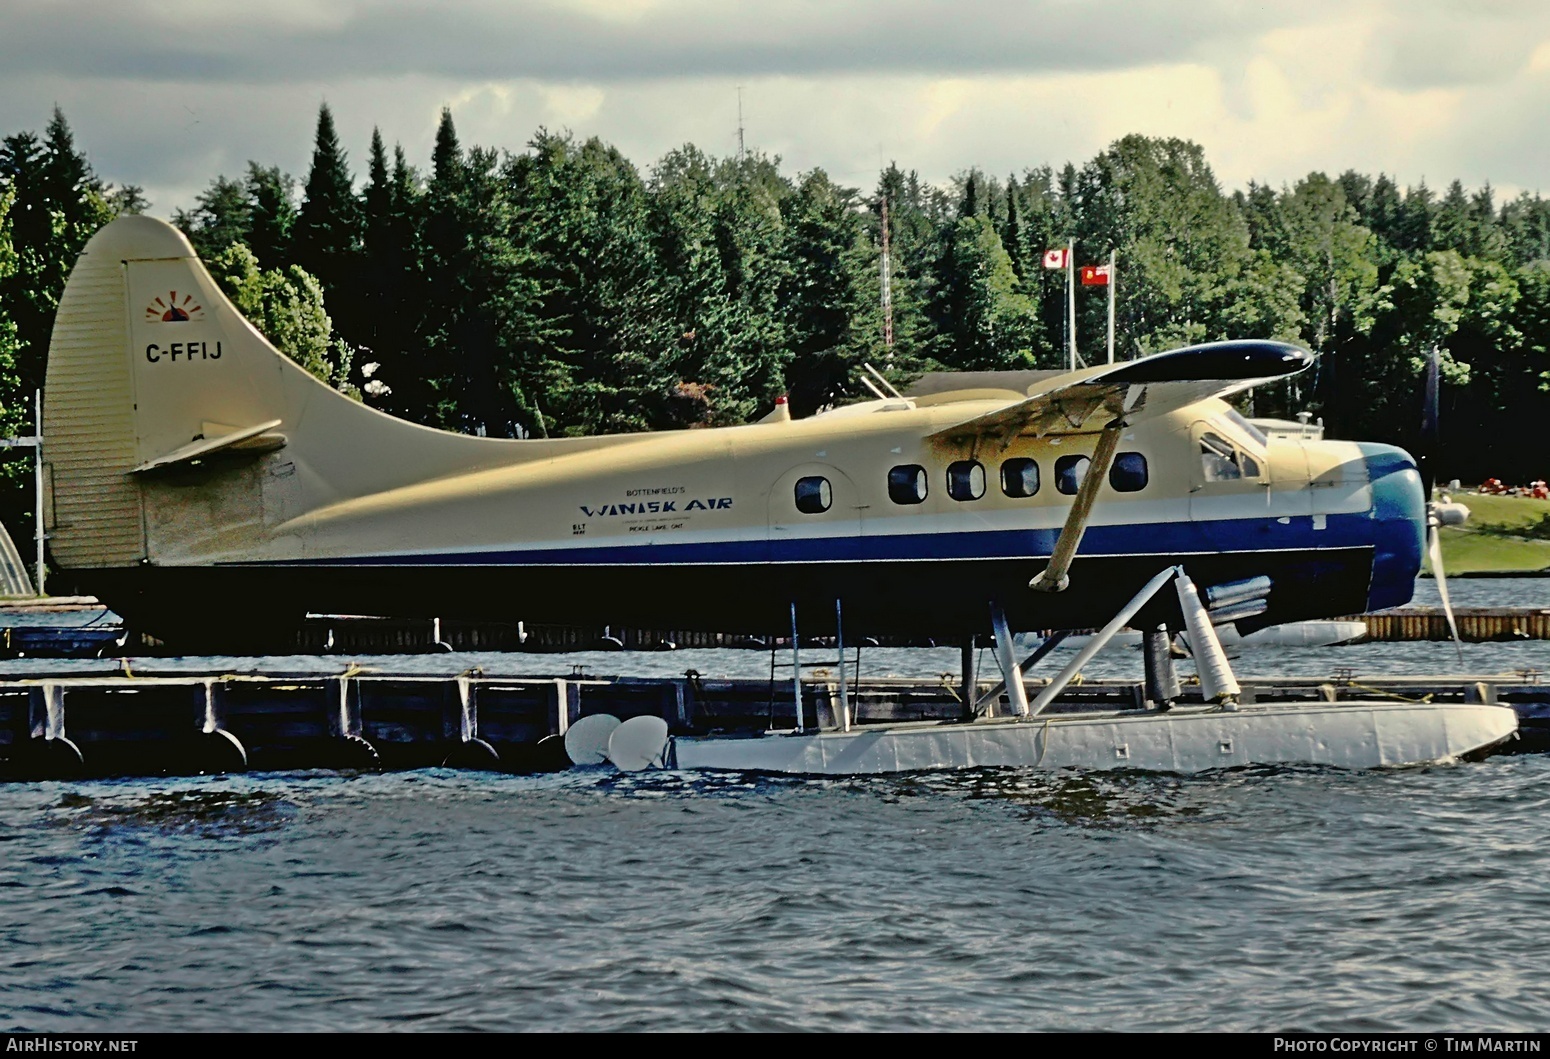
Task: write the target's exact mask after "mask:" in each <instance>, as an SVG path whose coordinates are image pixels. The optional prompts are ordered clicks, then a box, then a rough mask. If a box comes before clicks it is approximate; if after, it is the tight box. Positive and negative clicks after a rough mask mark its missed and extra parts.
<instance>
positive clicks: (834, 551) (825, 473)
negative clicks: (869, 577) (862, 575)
mask: <svg viewBox="0 0 1550 1059" xmlns="http://www.w3.org/2000/svg"><path fill="white" fill-rule="evenodd" d="M769 504H770V506H769V534H770V553H771V558H772V559H773V560H775V561H776V562H833V561H835V560H843V559H857V558H860V555H861V507H860V499H859V494H858V493H857V491H856V484H855V482H853V481H851V479H850V477H849V476H848V475H847V474H846V473H845V472H844V471H842V470H840V469H839V468H838V467H835V466H834V465H833V464H828V463H818V462H813V463H804V464H800V465H798V466H796V467H793V468H791V470H789V471H787V472H786V473H785V474H783V475H781V476H780V478H779V479H777V480H776V482H775V485H774V487H773V488H772V489H771V490H770V502H769Z"/></svg>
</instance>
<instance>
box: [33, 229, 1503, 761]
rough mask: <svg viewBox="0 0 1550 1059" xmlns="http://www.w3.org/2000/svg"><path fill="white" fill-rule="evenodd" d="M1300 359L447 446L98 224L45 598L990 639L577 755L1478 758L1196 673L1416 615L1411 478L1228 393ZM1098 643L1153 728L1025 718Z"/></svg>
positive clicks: (212, 622)
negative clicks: (1274, 427) (702, 724)
mask: <svg viewBox="0 0 1550 1059" xmlns="http://www.w3.org/2000/svg"><path fill="white" fill-rule="evenodd" d="M1312 360H1313V357H1312V354H1310V353H1308V352H1307V351H1306V350H1303V349H1300V348H1298V347H1296V346H1293V345H1288V344H1285V343H1280V342H1269V341H1233V342H1219V343H1213V344H1209V345H1202V346H1195V347H1190V348H1186V349H1178V350H1174V351H1171V352H1166V353H1160V354H1156V355H1153V356H1148V357H1143V358H1141V359H1138V360H1134V361H1128V362H1124V363H1120V364H1110V365H1103V366H1098V367H1093V368H1084V369H1080V370H1076V371H1061V372H990V373H973V374H939V375H933V376H928V377H926V378H925V379H924V380H922V381H921V382H920V383H918V384H917V385H916V386H915V387H914V388H913V389H912V390H911V391H910V392H909V393H908V394H904V393H900V392H898V391H897V390H895V389H894V388H893V387H892V386H891V385H889V384H888V382H887V380H886V379H884V378H882V377H881V376H875V378H872V379H869V380H868V385H870V386H871V387H872V389H873V390H874V393H875V398H876V399H875V400H870V401H866V402H863V403H860V404H854V405H848V406H844V407H840V408H835V409H833V410H831V411H827V412H825V413H823V414H820V415H816V416H812V417H810V418H807V419H802V420H793V419H792V418H791V417H790V416H789V415H788V414H786V411H785V408H784V406H777V407H776V409H775V410H774V412H772V413H771V414H770V415H768V416H766V417H765V418H764V419H763V420H761V421H759V422H757V423H752V424H748V425H744V426H735V427H726V428H718V429H707V430H694V431H671V432H657V433H640V434H629V435H618V436H605V437H581V438H559V439H545V440H534V439H521V440H505V439H492V438H479V437H468V436H463V435H459V434H454V433H448V432H444V431H439V430H434V429H430V428H427V427H423V426H419V425H416V424H413V423H409V422H405V421H402V420H398V419H395V418H393V417H391V416H388V415H385V414H383V413H381V412H378V411H376V410H374V409H372V408H369V407H366V406H365V405H363V404H361V403H359V402H356V401H353V400H351V399H349V398H347V397H345V396H343V395H341V394H339V393H337V392H335V391H333V390H331V389H329V388H328V387H327V386H325V385H323V384H322V383H320V382H318V381H317V380H316V379H314V378H313V377H312V376H311V375H309V374H307V373H306V372H305V371H303V370H302V369H301V368H300V367H298V366H297V365H296V364H295V363H293V362H292V361H291V360H290V359H288V358H287V357H285V356H283V355H281V354H280V353H278V352H277V351H276V350H275V349H274V348H273V346H271V344H270V343H269V342H268V341H267V340H266V339H265V338H264V337H263V335H261V334H260V333H259V332H258V331H257V330H256V329H254V327H253V326H252V325H251V324H250V323H249V322H248V321H247V320H245V319H244V318H243V317H242V315H241V314H240V313H239V312H238V310H237V309H236V308H235V307H234V306H233V305H232V304H231V302H230V301H229V300H228V299H227V298H226V297H225V296H224V295H223V294H222V293H221V291H220V289H219V288H218V287H217V285H216V284H215V282H214V281H213V280H212V279H211V277H210V275H209V273H208V272H207V271H206V270H205V268H204V266H203V265H202V264H201V263H200V261H199V260H198V258H197V255H196V254H195V252H194V250H193V249H192V247H191V246H190V244H189V242H188V240H187V239H186V238H185V237H184V236H183V234H182V233H180V232H179V231H178V230H177V229H175V228H173V227H172V226H170V225H168V224H166V223H164V222H162V221H159V220H155V219H152V218H147V217H125V218H120V219H119V220H116V221H114V222H112V223H111V224H109V225H107V226H106V227H105V228H103V229H102V230H101V231H100V232H98V233H97V235H96V236H94V237H93V238H92V240H91V241H90V242H89V243H88V245H87V246H86V248H85V250H84V251H83V253H82V255H81V257H80V260H79V261H78V263H77V264H76V266H75V269H74V271H73V272H72V274H71V277H70V279H69V282H68V284H67V286H66V289H65V292H64V295H63V298H62V300H61V302H60V306H59V311H58V315H57V319H56V323H55V328H54V334H53V340H52V345H51V348H50V355H49V362H48V369H47V380H46V386H45V402H44V410H43V429H42V453H43V461H44V472H45V473H44V477H45V485H46V489H47V496H46V503H45V518H46V522H47V531H48V540H49V547H50V550H51V552H52V556H53V559H54V561H55V563H56V564H57V566H58V567H59V568H60V569H61V571H62V574H61V576H62V577H65V578H67V579H69V580H72V581H73V582H74V587H75V588H76V589H77V590H78V591H82V592H89V593H91V594H94V595H96V596H98V597H99V598H100V599H102V600H103V601H104V602H105V603H106V604H107V605H109V606H110V607H112V608H113V609H114V610H115V611H117V612H118V613H119V614H121V615H122V616H123V617H124V618H125V619H126V621H127V622H129V623H131V624H133V625H135V626H138V627H139V628H142V629H144V630H147V631H149V632H151V633H153V634H154V635H156V636H158V637H160V638H161V639H163V640H165V641H166V642H168V643H170V644H174V645H180V646H182V647H184V648H187V649H191V650H211V649H217V650H219V649H221V648H226V647H229V645H228V644H227V643H225V642H223V640H222V638H223V637H229V636H231V635H232V634H236V635H238V636H240V637H241V638H243V639H245V640H248V641H249V643H250V644H251V643H262V642H265V640H264V638H265V636H266V635H267V634H272V633H273V632H275V631H276V630H281V631H284V630H289V629H293V628H294V627H295V625H296V624H297V623H298V622H299V621H300V620H301V619H302V618H303V617H304V616H305V615H306V614H308V613H355V614H376V615H399V616H420V617H443V618H446V617H462V618H505V619H508V620H510V619H513V618H517V617H526V618H527V619H528V620H545V621H554V622H574V623H596V624H602V623H604V622H609V621H611V622H616V623H632V624H641V625H650V626H654V627H659V628H661V627H668V628H690V629H708V630H735V629H764V630H768V631H769V632H772V633H775V632H778V633H780V634H781V635H784V634H785V631H786V630H789V631H790V633H791V635H792V642H793V644H797V643H799V642H800V637H799V636H798V631H799V625H800V626H801V631H802V634H804V635H825V636H835V637H837V638H839V639H841V641H843V638H844V637H845V636H846V635H847V634H848V635H850V636H851V637H852V640H853V642H854V640H855V639H856V638H857V637H859V636H861V635H876V634H880V633H891V634H897V633H906V634H914V635H924V636H935V637H942V638H958V639H959V641H960V642H963V643H966V644H971V645H972V643H973V638H974V637H975V636H983V635H985V634H990V635H992V636H993V637H994V645H995V649H996V650H995V654H996V657H997V661H998V663H999V665H1000V668H1001V671H1002V675H1003V677H1004V678H1005V679H1004V681H1003V685H1002V687H1001V688H998V689H996V691H994V692H993V693H992V694H991V695H988V696H985V695H978V694H977V689H978V684H977V682H975V681H973V680H972V679H969V680H966V682H965V689H966V691H967V692H968V693H969V695H970V696H971V697H970V698H968V699H967V703H968V704H969V705H970V706H972V707H974V708H972V709H969V710H967V711H966V712H967V713H968V714H969V715H970V716H969V717H968V718H966V719H965V720H964V721H963V722H961V723H954V724H946V725H943V724H935V725H886V726H879V725H859V724H855V723H853V718H852V716H851V712H850V710H849V708H848V706H845V705H844V704H842V707H843V708H842V709H841V710H840V711H839V717H838V720H837V723H836V724H835V725H833V726H832V728H830V729H824V730H821V729H817V728H815V727H814V726H813V725H812V724H810V723H809V720H810V719H809V718H807V717H805V716H804V710H803V703H802V697H801V695H800V680H799V677H795V676H794V679H796V680H797V681H798V684H797V692H798V693H797V695H796V724H795V728H794V729H793V730H791V731H786V732H779V733H766V734H763V735H759V736H748V737H740V738H718V737H715V736H688V735H675V734H673V733H670V732H669V731H668V730H667V727H666V725H665V723H663V722H661V721H659V720H656V719H653V718H636V719H632V720H630V721H628V722H625V723H624V724H610V723H609V722H610V720H611V719H609V718H595V719H594V718H583V719H582V721H581V722H578V723H577V725H575V726H573V727H572V729H571V730H570V732H568V733H567V745H568V746H569V747H570V748H571V750H572V754H573V757H574V758H576V759H577V760H580V761H587V760H593V759H599V758H603V757H606V758H608V759H609V760H612V761H613V762H614V763H615V764H617V765H619V766H620V767H645V766H647V765H652V764H655V765H666V766H670V767H671V766H676V767H725V768H754V769H773V770H783V771H797V772H820V773H822V772H869V771H885V770H894V769H904V768H927V767H943V766H954V765H992V764H1010V765H1044V766H1064V765H1082V766H1090V767H1113V766H1123V767H1132V768H1157V769H1170V770H1181V771H1190V770H1195V769H1199V768H1215V767H1222V766H1231V765H1243V764H1249V763H1256V762H1281V761H1296V762H1314V763H1318V762H1326V763H1333V764H1340V765H1352V766H1369V765H1380V764H1399V763H1408V762H1415V761H1431V760H1438V759H1444V758H1449V757H1453V756H1456V755H1459V754H1463V753H1467V752H1470V751H1474V750H1478V749H1480V748H1482V747H1486V746H1489V745H1492V744H1494V743H1496V742H1499V741H1501V740H1503V739H1505V738H1507V737H1508V736H1509V735H1510V734H1511V733H1512V731H1513V730H1514V728H1515V721H1514V716H1513V714H1512V712H1511V711H1510V710H1507V709H1503V708H1499V707H1494V706H1480V705H1463V704H1457V705H1432V704H1403V703H1378V702H1368V703H1340V704H1326V705H1321V706H1318V707H1293V708H1285V707H1270V706H1263V707H1262V706H1257V705H1253V704H1250V703H1246V702H1242V701H1241V697H1240V695H1239V691H1238V686H1237V684H1236V682H1235V681H1234V679H1233V677H1232V674H1231V672H1230V670H1229V669H1228V668H1227V663H1226V659H1225V657H1224V656H1222V654H1221V651H1220V647H1219V645H1218V646H1216V647H1215V648H1214V649H1213V647H1212V645H1214V644H1216V643H1217V641H1216V637H1215V636H1214V635H1213V632H1212V630H1213V626H1214V625H1215V624H1220V623H1223V622H1227V621H1233V622H1236V623H1238V628H1240V629H1252V628H1257V627H1262V626H1268V625H1275V624H1279V623H1283V622H1290V621H1297V620H1301V619H1308V618H1317V617H1328V616H1332V615H1338V614H1344V613H1354V612H1358V611H1364V610H1369V609H1377V608H1382V607H1388V606H1394V605H1397V604H1400V603H1404V602H1406V601H1407V600H1409V598H1410V596H1411V592H1412V588H1413V583H1414V579H1415V576H1416V573H1417V571H1418V569H1419V566H1420V561H1421V554H1422V550H1423V547H1424V540H1425V536H1426V527H1427V524H1428V518H1429V513H1428V504H1427V496H1426V490H1425V489H1424V488H1423V483H1422V480H1421V476H1420V474H1419V473H1418V469H1417V466H1416V462H1415V461H1414V460H1413V459H1412V458H1411V457H1410V456H1409V455H1408V454H1407V453H1405V452H1404V451H1402V450H1400V449H1397V448H1393V447H1390V446H1386V445H1377V444H1365V443H1355V442H1341V441H1323V440H1319V441H1311V440H1303V439H1291V438H1276V439H1269V438H1267V437H1266V436H1265V435H1264V434H1263V433H1261V432H1260V431H1259V430H1257V429H1256V428H1255V427H1254V426H1253V424H1252V423H1250V422H1249V421H1247V420H1245V419H1244V418H1243V417H1242V416H1241V415H1239V414H1238V413H1237V412H1236V411H1234V410H1233V408H1232V407H1231V406H1230V405H1229V404H1228V403H1226V401H1225V400H1224V398H1225V397H1227V396H1229V395H1231V394H1233V393H1235V392H1238V391H1241V390H1243V389H1245V388H1248V387H1251V386H1254V385H1256V384H1259V383H1263V382H1267V381H1271V380H1275V379H1281V378H1285V377H1287V376H1288V375H1291V374H1293V373H1295V372H1299V371H1302V370H1303V369H1304V368H1306V367H1307V366H1308V365H1309V364H1310V363H1311V362H1312ZM1434 521H1435V519H1434ZM1169 584H1171V585H1173V588H1174V591H1173V592H1171V593H1169V592H1166V591H1163V590H1164V589H1165V588H1166V586H1168V585H1169ZM1127 624H1129V625H1133V626H1134V627H1135V628H1137V629H1141V630H1143V632H1144V633H1145V637H1146V644H1147V649H1146V650H1145V651H1144V652H1143V654H1144V655H1145V664H1146V676H1147V682H1146V683H1147V699H1148V702H1149V706H1148V708H1147V709H1142V710H1134V711H1125V712H1124V713H1123V714H1122V715H1120V714H1116V715H1111V716H1098V717H1095V716H1088V715H1067V714H1063V713H1051V712H1047V708H1048V707H1049V705H1050V704H1051V703H1052V702H1054V700H1055V699H1056V697H1057V696H1058V695H1059V693H1060V692H1061V690H1062V689H1063V688H1064V686H1065V682H1066V681H1067V680H1069V679H1070V677H1071V675H1073V674H1074V673H1075V672H1076V671H1077V669H1078V668H1079V667H1080V666H1081V665H1082V664H1083V663H1084V662H1085V661H1086V659H1087V658H1088V657H1090V651H1089V649H1088V648H1083V649H1082V650H1081V651H1078V652H1077V656H1076V657H1075V658H1073V659H1072V660H1071V661H1070V662H1069V663H1068V664H1067V665H1066V666H1065V668H1064V669H1063V670H1062V672H1061V674H1060V675H1058V676H1056V677H1055V678H1054V679H1053V680H1052V681H1050V682H1049V683H1048V684H1047V685H1045V686H1044V688H1043V689H1042V690H1041V691H1039V692H1038V694H1037V695H1036V696H1035V697H1034V698H1033V699H1032V700H1030V699H1029V697H1028V695H1027V687H1026V685H1025V681H1024V673H1025V670H1026V669H1027V668H1028V667H1029V666H1031V665H1032V664H1033V663H1035V662H1036V661H1037V660H1038V659H1039V658H1041V657H1043V656H1044V655H1045V654H1047V653H1048V649H1049V646H1050V644H1049V642H1048V641H1046V643H1045V644H1044V645H1041V647H1040V649H1039V650H1038V651H1036V652H1034V656H1033V657H1031V658H1029V659H1025V660H1023V661H1021V662H1019V661H1018V659H1017V658H1016V657H1015V655H1014V653H1013V634H1014V633H1015V632H1017V631H1026V630H1033V629H1078V628H1093V627H1098V626H1102V630H1101V631H1100V633H1099V635H1098V636H1097V637H1095V642H1097V641H1101V640H1102V639H1104V638H1105V637H1106V636H1108V635H1112V634H1113V632H1115V631H1117V630H1118V629H1119V628H1120V627H1121V626H1124V625H1127ZM1170 630H1172V631H1174V632H1177V631H1183V630H1187V631H1188V632H1189V634H1190V640H1191V642H1192V643H1193V644H1195V645H1196V654H1197V666H1198V669H1199V679H1200V682H1201V685H1202V691H1203V696H1202V697H1203V699H1204V705H1202V706H1199V707H1190V706H1186V705H1183V704H1177V705H1176V703H1177V702H1178V700H1179V698H1180V692H1179V682H1178V679H1177V677H1176V675H1175V674H1174V671H1173V668H1172V661H1171V658H1170V655H1169V651H1168V650H1167V643H1168V640H1169V637H1170ZM1051 639H1054V637H1051ZM1100 645H1101V644H1100ZM1089 647H1091V645H1089ZM1092 649H1093V650H1095V649H1096V648H1092ZM842 655H843V652H842ZM964 655H965V659H966V669H967V668H968V665H967V661H968V660H969V659H970V658H971V657H972V655H973V650H972V647H967V648H965V652H964ZM799 672H800V670H799V668H797V669H794V673H799ZM840 683H841V688H842V697H843V687H844V683H845V682H844V680H843V679H842V680H841V682H840ZM1003 699H1004V702H1003V701H1002V700H1003Z"/></svg>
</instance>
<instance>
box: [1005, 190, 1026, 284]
mask: <svg viewBox="0 0 1550 1059" xmlns="http://www.w3.org/2000/svg"><path fill="white" fill-rule="evenodd" d="M1017 199H1018V187H1017V177H1016V176H1014V175H1012V174H1010V173H1009V174H1007V178H1006V223H1005V225H1003V226H1002V228H1001V245H1002V246H1003V247H1005V248H1006V254H1007V257H1009V258H1011V260H1012V271H1013V272H1015V273H1016V274H1017V278H1018V280H1019V281H1025V280H1026V279H1027V268H1026V262H1027V256H1026V252H1025V248H1024V246H1023V230H1022V229H1023V226H1022V218H1021V216H1020V214H1021V212H1022V211H1021V208H1020V206H1019V204H1018V201H1017Z"/></svg>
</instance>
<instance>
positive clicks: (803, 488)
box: [796, 475, 834, 515]
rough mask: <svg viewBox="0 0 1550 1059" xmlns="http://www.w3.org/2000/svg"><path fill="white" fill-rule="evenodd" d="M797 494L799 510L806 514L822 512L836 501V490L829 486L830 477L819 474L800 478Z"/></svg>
mask: <svg viewBox="0 0 1550 1059" xmlns="http://www.w3.org/2000/svg"><path fill="white" fill-rule="evenodd" d="M796 494H797V510H798V511H800V512H802V514H804V515H818V514H822V513H823V512H825V511H827V510H829V505H830V504H832V503H834V491H833V490H832V489H830V488H829V479H827V478H824V477H821V476H818V475H815V476H813V477H811V478H798V479H797V486H796Z"/></svg>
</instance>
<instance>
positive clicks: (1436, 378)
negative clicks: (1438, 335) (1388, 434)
mask: <svg viewBox="0 0 1550 1059" xmlns="http://www.w3.org/2000/svg"><path fill="white" fill-rule="evenodd" d="M1441 374H1442V354H1441V352H1440V351H1439V349H1438V347H1437V346H1436V345H1433V346H1432V348H1431V351H1430V352H1429V353H1428V354H1427V357H1426V396H1425V399H1424V401H1423V402H1422V405H1421V445H1420V450H1421V451H1420V465H1421V481H1422V482H1423V483H1424V484H1425V486H1426V499H1427V500H1430V499H1431V498H1432V487H1433V486H1435V485H1436V484H1437V467H1436V458H1437V453H1438V452H1440V451H1441V449H1442V423H1441V420H1440V418H1439V416H1438V408H1437V405H1438V391H1439V384H1440V382H1441Z"/></svg>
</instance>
